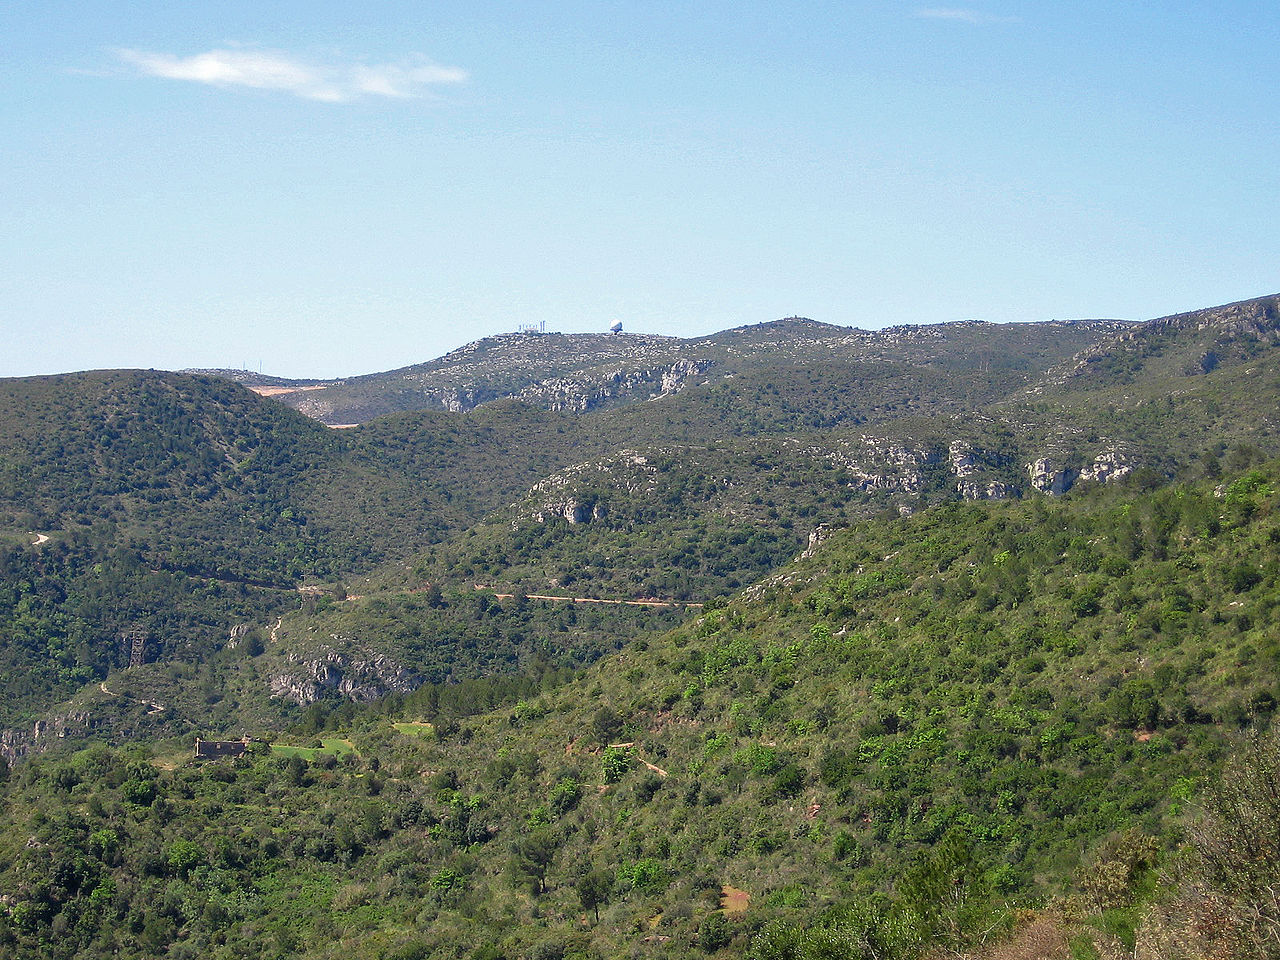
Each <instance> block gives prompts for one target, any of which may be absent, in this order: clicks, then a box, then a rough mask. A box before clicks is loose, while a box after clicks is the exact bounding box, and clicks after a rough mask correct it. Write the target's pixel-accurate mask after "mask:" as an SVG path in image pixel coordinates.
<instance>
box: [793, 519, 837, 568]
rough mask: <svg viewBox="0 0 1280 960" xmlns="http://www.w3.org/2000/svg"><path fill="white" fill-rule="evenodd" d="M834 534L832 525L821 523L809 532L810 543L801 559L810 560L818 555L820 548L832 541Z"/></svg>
mask: <svg viewBox="0 0 1280 960" xmlns="http://www.w3.org/2000/svg"><path fill="white" fill-rule="evenodd" d="M832 532H833V531H832V528H831V525H830V524H827V523H820V524H818V526H817V527H815V528H814V529H813V530H811V531H809V543H808V545H807V546H806V547H805V548H804V551H803V552H802V553H801V554H800V557H799V559H801V560H808V559H809V558H810V557H812V556H813V555H814V554H815V553H817V552H818V548H819V547H821V546H822V545H823V544H824V543H826V542H827V541H828V540H829V539H831V534H832Z"/></svg>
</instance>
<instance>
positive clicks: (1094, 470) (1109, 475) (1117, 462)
mask: <svg viewBox="0 0 1280 960" xmlns="http://www.w3.org/2000/svg"><path fill="white" fill-rule="evenodd" d="M1132 472H1133V466H1132V465H1131V464H1130V463H1129V462H1128V460H1127V459H1126V457H1125V456H1124V454H1122V453H1120V452H1119V451H1116V450H1105V451H1103V452H1102V453H1100V454H1098V455H1097V456H1096V457H1094V459H1093V463H1091V464H1089V465H1088V466H1087V467H1085V468H1084V469H1083V470H1081V471H1080V477H1079V479H1080V480H1082V481H1083V480H1093V481H1097V482H1100V483H1110V482H1112V481H1113V480H1119V479H1120V478H1122V477H1127V476H1128V475H1129V474H1131V473H1132Z"/></svg>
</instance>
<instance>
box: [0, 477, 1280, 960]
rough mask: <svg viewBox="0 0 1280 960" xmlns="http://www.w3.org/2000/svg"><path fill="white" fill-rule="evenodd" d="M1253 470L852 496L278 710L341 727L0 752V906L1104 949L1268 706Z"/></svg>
mask: <svg viewBox="0 0 1280 960" xmlns="http://www.w3.org/2000/svg"><path fill="white" fill-rule="evenodd" d="M1278 505H1280V477H1278V476H1277V473H1276V472H1275V470H1274V468H1271V467H1268V468H1265V469H1260V470H1255V471H1252V472H1249V473H1246V474H1244V475H1242V476H1239V477H1236V478H1234V479H1230V480H1228V481H1227V482H1225V483H1222V484H1218V485H1214V484H1201V485H1199V486H1195V487H1189V488H1180V489H1171V490H1163V491H1160V492H1156V493H1152V494H1144V493H1141V492H1139V491H1134V490H1132V489H1130V490H1116V491H1099V492H1097V493H1095V494H1093V495H1091V496H1084V497H1077V498H1073V499H1070V500H1065V501H1062V502H1060V503H1049V502H1046V501H1043V500H1038V501H1033V502H1029V503H1014V504H997V505H939V506H936V507H932V508H929V509H926V510H923V511H921V512H919V513H917V514H916V515H914V516H910V517H896V516H888V517H880V518H872V519H870V520H868V521H866V522H864V523H861V524H859V525H857V526H855V527H853V528H851V529H850V530H848V531H847V532H844V533H840V534H836V535H833V536H832V537H831V538H830V539H829V540H827V541H826V542H825V543H823V544H822V545H821V546H820V547H819V548H818V549H816V550H815V551H813V552H812V554H811V555H810V556H808V557H806V558H804V559H801V560H799V561H797V562H796V563H794V564H791V565H789V566H787V567H786V568H784V569H783V570H781V571H779V572H778V573H777V574H775V575H773V576H771V577H769V578H767V579H766V580H764V581H762V582H761V583H760V584H758V585H757V586H755V587H753V588H751V589H750V590H748V591H747V592H746V593H745V594H743V595H742V596H740V597H738V598H736V599H734V600H731V601H730V602H728V603H723V604H719V605H716V606H715V609H712V610H705V611H704V612H703V613H702V614H701V615H699V616H697V617H695V618H694V619H693V620H692V621H690V622H689V623H688V624H686V625H684V626H682V627H679V628H677V629H676V630H674V631H672V632H670V633H667V634H665V635H661V636H653V637H651V638H649V639H646V640H642V641H633V642H632V644H631V645H630V646H629V647H628V648H627V650H626V651H625V652H624V653H623V654H620V655H615V656H612V657H609V658H606V659H605V660H602V661H601V662H600V664H599V665H598V666H596V667H594V668H592V669H591V670H589V671H587V672H585V673H581V674H577V675H572V676H571V678H569V679H566V678H565V677H564V676H559V677H548V678H547V679H546V684H549V686H547V689H545V690H544V691H543V692H541V693H538V692H536V690H531V689H529V688H526V689H525V690H524V691H521V692H520V693H519V694H518V695H519V696H520V697H521V698H520V699H519V700H518V701H515V702H508V704H507V705H505V706H502V707H500V708H499V709H497V710H494V711H491V712H477V711H483V710H484V709H485V707H484V704H483V703H475V704H467V703H465V702H462V701H460V700H459V699H458V698H457V692H456V691H455V692H454V693H445V695H444V696H443V699H442V692H447V691H450V689H451V688H449V687H444V688H439V687H435V686H424V687H421V688H419V689H418V690H417V691H416V692H414V693H410V694H408V695H406V696H403V697H396V698H392V699H390V700H387V701H383V702H381V703H379V704H376V705H371V706H370V707H367V708H364V709H361V710H357V711H355V712H349V711H348V712H346V714H345V716H341V715H339V716H331V717H328V718H327V719H326V714H325V712H323V711H321V712H314V711H313V712H311V713H310V714H309V715H308V718H307V719H306V720H305V721H304V725H303V726H300V727H298V728H296V730H295V732H294V736H293V738H289V737H284V738H280V737H277V739H276V743H277V744H284V743H286V742H288V740H289V739H293V740H294V742H300V743H302V744H303V745H306V744H307V737H308V736H310V735H308V734H306V733H305V730H306V729H307V727H306V725H305V724H310V725H311V727H310V729H312V730H316V729H317V727H325V726H328V725H329V724H330V723H335V722H336V723H340V724H341V729H339V730H337V731H336V732H335V733H333V734H326V737H329V738H330V739H326V740H325V743H329V744H335V745H338V744H346V745H347V749H342V750H340V751H339V753H332V752H330V750H331V749H338V747H336V746H335V747H333V748H328V747H322V748H321V749H319V750H316V749H309V750H302V751H292V750H283V749H278V752H276V753H275V754H273V753H272V751H271V749H270V748H268V747H266V746H265V745H264V746H261V747H255V748H254V749H253V750H252V751H251V753H250V755H249V756H248V757H247V758H245V759H243V760H238V761H230V762H222V763H215V764H206V765H196V766H192V765H190V764H189V763H186V762H184V761H183V760H182V758H181V755H180V754H178V755H174V754H173V752H172V751H174V750H181V747H178V746H172V747H170V746H165V745H163V744H155V745H153V746H149V747H147V746H142V745H139V746H136V747H133V748H128V749H125V750H123V751H121V750H116V749H111V748H107V747H92V748H88V749H86V750H84V751H82V752H79V753H76V754H68V755H63V756H59V757H54V756H50V757H48V758H42V759H40V760H35V761H30V762H28V763H27V764H24V765H23V766H22V767H20V768H18V769H15V770H14V771H12V772H11V773H10V775H9V777H8V780H7V782H6V784H5V786H4V799H5V804H6V810H5V818H4V819H5V822H6V823H7V824H8V826H7V827H6V828H5V830H4V832H3V835H2V838H0V844H3V849H4V851H5V855H4V858H3V859H4V862H6V863H9V864H11V866H10V867H9V868H8V869H7V870H6V871H5V872H4V873H3V874H2V875H0V885H3V888H4V889H5V890H6V891H9V894H8V895H9V896H10V900H9V903H8V907H7V915H6V918H5V925H4V926H3V927H2V928H0V930H2V931H3V933H2V934H0V935H3V936H4V937H5V938H6V941H7V943H8V944H9V948H10V949H11V950H13V951H14V953H13V955H14V956H46V955H49V956H67V957H72V956H77V955H83V956H94V955H101V954H102V953H103V952H105V951H108V950H109V951H112V952H117V951H118V952H119V953H120V955H124V956H152V955H156V954H158V953H165V952H166V951H167V952H168V954H169V955H172V956H187V955H190V956H214V957H217V956H224V955H225V956H245V955H249V956H257V955H263V956H267V955H273V954H272V951H280V950H285V951H286V952H288V953H290V954H291V955H297V956H315V957H323V956H337V955H347V956H357V957H358V956H370V957H373V956H391V955H397V956H420V957H428V956H432V957H434V956H440V957H445V956H448V957H454V956H606V957H607V956H618V955H622V954H634V955H653V956H688V955H690V953H692V952H698V951H706V952H708V953H714V952H716V951H718V950H721V949H725V950H731V951H733V952H738V951H744V950H745V951H747V952H749V953H750V954H751V955H753V956H758V957H761V958H765V957H770V958H772V957H789V956H797V957H798V956H807V955H808V954H807V953H804V952H803V951H804V950H808V949H811V947H810V946H806V945H805V944H807V943H808V942H809V938H811V937H813V936H816V935H817V934H816V933H815V931H821V930H824V929H826V926H824V925H836V926H840V925H843V927H842V929H845V930H846V933H850V931H852V930H853V929H854V927H857V928H858V929H859V930H861V931H862V933H861V934H859V936H862V935H865V936H868V937H871V936H875V937H883V938H887V939H885V943H886V944H888V946H886V947H885V948H884V949H885V951H886V952H881V953H870V952H864V953H856V952H853V953H848V954H841V955H847V956H864V955H865V956H895V957H914V956H919V955H922V952H923V951H926V950H927V949H928V948H929V947H930V946H931V945H932V946H938V945H943V944H946V945H949V947H950V948H952V949H956V950H962V949H974V950H982V949H985V948H984V946H983V945H984V944H987V945H988V947H989V946H990V945H991V944H992V943H994V942H996V941H997V940H999V939H1000V936H1002V935H1006V934H1013V935H1016V934H1017V932H1018V930H1019V929H1020V928H1019V923H1025V922H1027V916H1028V915H1027V914H1026V913H1025V909H1026V908H1028V907H1029V908H1031V909H1032V910H1033V914H1032V915H1033V916H1036V917H1054V918H1057V919H1054V920H1053V921H1052V922H1053V923H1054V924H1057V926H1056V927H1055V928H1054V929H1055V931H1056V932H1055V933H1054V934H1053V935H1054V936H1060V937H1061V938H1064V939H1063V942H1064V943H1065V942H1066V940H1067V939H1073V941H1074V942H1076V943H1077V944H1084V943H1086V942H1088V943H1089V944H1091V946H1090V947H1089V949H1093V950H1095V951H1097V952H1096V953H1095V954H1093V955H1111V954H1110V953H1109V951H1112V950H1115V949H1119V947H1118V945H1122V944H1125V943H1128V944H1131V945H1132V944H1133V943H1134V942H1135V938H1139V937H1141V936H1142V935H1143V929H1144V928H1143V923H1144V922H1147V921H1145V919H1144V917H1145V916H1146V914H1145V913H1144V912H1143V911H1142V910H1140V909H1137V908H1135V906H1134V905H1135V903H1139V904H1141V903H1143V902H1144V901H1152V900H1158V894H1159V889H1160V885H1161V883H1162V882H1163V883H1165V884H1166V885H1168V884H1172V883H1173V881H1172V880H1167V881H1159V880H1158V876H1159V874H1158V868H1159V866H1160V865H1161V864H1166V865H1167V864H1168V863H1170V862H1171V861H1170V860H1169V858H1171V857H1174V856H1175V855H1176V851H1177V847H1178V844H1179V842H1180V838H1182V837H1183V836H1184V833H1183V831H1184V830H1185V829H1186V827H1187V824H1188V823H1189V813H1190V811H1191V809H1192V807H1193V806H1194V805H1189V801H1192V800H1197V801H1200V800H1202V798H1203V797H1204V796H1205V795H1206V791H1207V790H1208V789H1209V787H1210V785H1211V783H1212V780H1213V779H1214V778H1212V777H1209V776H1207V771H1210V770H1212V769H1214V768H1216V767H1217V766H1218V765H1219V764H1220V763H1221V762H1222V760H1223V758H1224V756H1226V755H1227V754H1228V753H1230V752H1231V751H1232V750H1233V749H1240V747H1239V744H1240V743H1241V742H1242V738H1243V732H1244V731H1245V730H1246V729H1247V728H1249V727H1250V726H1252V725H1257V724H1260V723H1266V722H1267V721H1268V720H1269V718H1270V716H1271V714H1272V713H1273V711H1274V710H1275V707H1276V702H1277V700H1276V698H1277V696H1280V677H1278V676H1277V669H1276V664H1277V655H1278V654H1280V650H1277V648H1276V642H1277V641H1276V633H1275V630H1274V623H1275V617H1276V611H1277V608H1278V607H1280V526H1277V517H1278V516H1280V513H1278V512H1277V506H1278ZM524 602H525V603H528V604H534V603H535V602H536V601H524ZM481 689H482V688H475V687H473V688H472V690H473V693H472V695H473V697H474V696H477V695H481ZM298 737H301V738H302V739H301V740H299V739H297V738H298ZM332 738H336V739H332ZM1108 857H1111V858H1113V859H1112V860H1108V859H1107V858H1108ZM1126 858H1127V859H1126ZM1116 864H1121V865H1122V866H1123V868H1124V870H1125V871H1128V873H1125V874H1124V875H1123V876H1120V877H1119V878H1118V879H1115V878H1112V879H1111V880H1110V881H1108V883H1109V884H1110V885H1106V884H1103V882H1102V880H1100V879H1099V877H1098V875H1097V874H1098V871H1103V872H1105V871H1106V870H1113V871H1114V870H1117V869H1120V867H1118V866H1116ZM1091 871H1092V872H1091ZM1125 877H1127V878H1128V879H1125ZM735 892H736V895H737V896H738V898H739V899H738V900H737V901H736V903H738V904H739V905H740V904H744V903H745V904H747V908H746V911H745V912H738V911H737V907H736V906H735V907H734V908H733V909H726V904H727V903H728V902H729V898H730V897H731V896H733V895H735ZM957 893H958V894H959V895H958V896H956V895H954V894H957ZM1073 897H1074V899H1072V898H1073ZM1053 904H1058V905H1060V907H1053V910H1058V911H1059V912H1057V913H1051V912H1044V911H1046V910H1048V907H1046V905H1053ZM1068 906H1069V907H1070V911H1074V912H1071V913H1070V917H1071V919H1070V920H1069V921H1068V920H1065V919H1062V914H1061V912H1060V910H1062V909H1067V907H1068ZM1070 911H1069V912H1070ZM1020 918H1021V919H1020ZM1043 922H1046V923H1047V922H1049V921H1047V920H1046V921H1043ZM1242 922H1243V921H1242ZM851 925H852V926H851ZM806 931H807V932H806ZM50 932H56V933H57V939H56V942H55V941H51V940H45V939H43V938H44V937H45V936H46V935H48V934H49V933H50ZM850 935H851V934H850ZM787 944H791V946H787ZM1081 949H1083V947H1081ZM80 951H83V952H82V953H81V952H80ZM1060 955H1062V956H1068V955H1069V954H1065V953H1064V954H1060ZM1086 955H1088V954H1086Z"/></svg>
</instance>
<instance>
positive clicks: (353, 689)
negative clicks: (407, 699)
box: [267, 635, 421, 706]
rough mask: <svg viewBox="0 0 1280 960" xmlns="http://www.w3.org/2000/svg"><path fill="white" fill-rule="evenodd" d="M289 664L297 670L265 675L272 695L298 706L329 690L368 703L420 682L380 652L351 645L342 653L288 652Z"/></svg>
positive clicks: (325, 649) (341, 639)
mask: <svg viewBox="0 0 1280 960" xmlns="http://www.w3.org/2000/svg"><path fill="white" fill-rule="evenodd" d="M332 639H333V640H334V641H336V642H338V643H342V644H343V645H344V646H346V645H348V644H350V643H351V640H350V638H346V637H339V636H336V635H335V636H334V637H333V638H332ZM289 663H290V664H293V665H294V666H295V667H296V669H295V670H289V671H280V672H276V673H272V674H271V675H270V676H269V677H268V678H267V679H268V683H269V685H270V688H271V695H272V696H273V697H277V698H279V699H283V700H292V701H293V702H294V703H297V704H299V705H301V706H306V705H307V704H310V703H315V702H316V701H317V700H319V699H321V698H322V697H323V696H324V695H325V694H326V693H328V692H330V691H332V692H336V693H338V694H339V695H341V696H343V697H346V698H347V699H348V700H354V701H356V702H357V703H367V702H369V701H372V700H379V699H381V698H383V697H385V696H387V695H388V694H392V693H410V692H412V691H413V690H416V689H417V688H418V687H419V686H420V685H421V684H420V681H419V680H418V678H417V677H416V676H414V675H413V674H412V673H410V672H409V671H408V670H406V669H405V668H404V667H403V666H401V665H400V664H399V663H397V662H396V661H395V660H392V659H391V658H390V657H388V656H385V655H384V654H381V653H365V652H362V651H356V650H353V649H350V648H348V650H347V651H346V652H342V651H339V650H338V649H336V648H334V647H332V646H325V647H323V648H321V650H320V652H319V653H318V654H312V655H303V654H298V653H290V654H289Z"/></svg>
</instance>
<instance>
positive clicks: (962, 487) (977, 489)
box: [956, 480, 1018, 500]
mask: <svg viewBox="0 0 1280 960" xmlns="http://www.w3.org/2000/svg"><path fill="white" fill-rule="evenodd" d="M956 492H957V493H959V494H960V496H961V497H963V498H964V499H965V500H1009V499H1013V498H1015V497H1017V496H1018V488H1017V487H1015V486H1014V485H1013V484H1011V483H1005V482H1004V481H1003V480H986V481H983V480H961V481H960V482H959V483H957V484H956Z"/></svg>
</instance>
